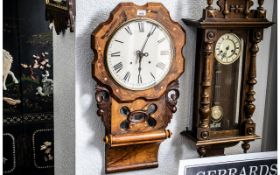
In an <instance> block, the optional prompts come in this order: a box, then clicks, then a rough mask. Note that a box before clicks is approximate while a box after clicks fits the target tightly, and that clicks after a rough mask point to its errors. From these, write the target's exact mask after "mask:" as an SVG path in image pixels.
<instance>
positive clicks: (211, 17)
mask: <svg viewBox="0 0 280 175" xmlns="http://www.w3.org/2000/svg"><path fill="white" fill-rule="evenodd" d="M212 3H213V0H207V4H208V7H206V8H205V9H204V10H203V17H202V18H201V19H200V20H192V19H183V22H184V23H185V24H186V25H188V26H192V27H195V28H197V46H196V47H197V49H196V67H195V88H194V89H195V92H194V107H193V124H192V128H191V129H189V128H186V130H185V131H183V132H182V133H181V134H182V135H184V136H187V137H188V138H190V139H191V140H193V141H194V142H195V143H196V146H197V151H198V153H199V155H200V156H202V157H203V156H213V155H224V149H225V148H226V147H230V146H234V145H236V144H237V143H239V142H240V141H243V144H242V148H243V150H244V152H245V153H246V152H247V150H248V149H249V148H250V145H249V142H250V141H254V140H256V139H258V138H260V137H259V136H257V135H256V134H255V130H256V124H255V123H254V121H253V114H254V111H255V108H256V107H255V105H254V101H255V98H254V95H255V91H254V85H255V84H256V83H257V80H256V55H257V52H258V51H259V48H258V43H259V42H261V40H262V39H263V30H264V28H267V27H269V26H271V25H272V24H273V23H272V22H269V21H268V20H267V19H266V10H265V9H264V8H263V3H264V0H258V7H257V9H251V7H252V6H253V4H254V3H253V1H252V0H218V1H217V5H218V7H219V9H215V8H214V7H212ZM224 33H235V34H236V35H238V36H239V37H240V38H243V39H244V53H243V54H244V61H243V67H242V69H241V71H242V81H241V90H240V92H238V93H240V94H241V97H240V99H241V100H240V106H239V120H238V126H237V127H236V129H232V130H222V131H215V130H211V128H210V115H211V102H212V100H213V97H212V91H213V89H214V88H213V85H212V83H213V82H212V81H213V74H214V66H213V65H214V61H215V57H214V49H215V43H216V41H217V39H218V38H219V37H220V36H221V35H223V34H224ZM229 101H230V100H229Z"/></svg>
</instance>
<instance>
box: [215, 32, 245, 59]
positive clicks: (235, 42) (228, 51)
mask: <svg viewBox="0 0 280 175" xmlns="http://www.w3.org/2000/svg"><path fill="white" fill-rule="evenodd" d="M241 47H242V43H241V40H240V39H239V37H238V36H236V35H235V34H233V33H227V34H224V35H222V36H221V37H220V38H219V39H218V41H217V44H216V47H215V57H216V59H217V61H219V62H220V63H221V64H232V63H233V62H235V61H236V60H237V59H238V58H239V57H240V55H241V51H242V48H241Z"/></svg>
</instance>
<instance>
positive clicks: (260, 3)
mask: <svg viewBox="0 0 280 175" xmlns="http://www.w3.org/2000/svg"><path fill="white" fill-rule="evenodd" d="M263 2H264V0H258V3H259V8H263V7H262V6H263Z"/></svg>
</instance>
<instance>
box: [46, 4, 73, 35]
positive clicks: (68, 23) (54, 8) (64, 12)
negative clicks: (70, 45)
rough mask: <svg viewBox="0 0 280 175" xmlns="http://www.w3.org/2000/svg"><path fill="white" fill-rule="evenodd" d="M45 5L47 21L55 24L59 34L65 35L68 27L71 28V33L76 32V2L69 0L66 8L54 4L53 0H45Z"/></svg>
mask: <svg viewBox="0 0 280 175" xmlns="http://www.w3.org/2000/svg"><path fill="white" fill-rule="evenodd" d="M45 5H46V20H48V21H50V22H53V23H54V28H55V31H56V33H57V34H60V33H61V32H62V33H64V32H65V30H66V29H67V28H68V27H69V28H70V32H74V30H75V15H76V9H75V8H76V7H75V0H67V1H66V4H65V5H64V6H63V5H60V4H58V3H55V2H52V0H45Z"/></svg>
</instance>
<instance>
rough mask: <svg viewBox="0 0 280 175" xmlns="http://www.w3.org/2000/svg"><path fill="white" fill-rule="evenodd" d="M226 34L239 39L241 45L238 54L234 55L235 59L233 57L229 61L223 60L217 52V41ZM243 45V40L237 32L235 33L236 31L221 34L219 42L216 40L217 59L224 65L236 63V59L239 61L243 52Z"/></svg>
mask: <svg viewBox="0 0 280 175" xmlns="http://www.w3.org/2000/svg"><path fill="white" fill-rule="evenodd" d="M226 35H231V36H232V37H234V38H235V39H236V40H237V41H238V43H239V45H240V50H239V52H238V54H237V55H236V56H235V57H234V59H232V60H231V61H229V62H225V61H222V60H221V59H220V58H219V56H218V55H217V54H218V53H217V50H218V47H217V43H219V41H220V40H221V39H222V38H223V37H224V36H226ZM242 47H243V46H242V41H241V39H240V38H239V37H238V36H237V35H236V34H234V33H225V34H223V35H221V36H220V37H219V39H218V40H217V42H216V45H215V58H216V60H217V61H218V62H219V63H221V64H223V65H230V64H232V63H234V62H235V61H237V60H238V59H239V58H240V56H241V53H242V49H243V48H242Z"/></svg>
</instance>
